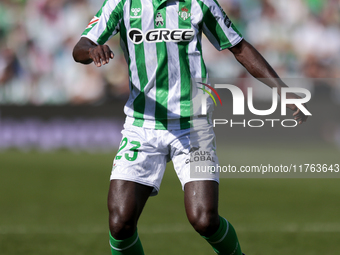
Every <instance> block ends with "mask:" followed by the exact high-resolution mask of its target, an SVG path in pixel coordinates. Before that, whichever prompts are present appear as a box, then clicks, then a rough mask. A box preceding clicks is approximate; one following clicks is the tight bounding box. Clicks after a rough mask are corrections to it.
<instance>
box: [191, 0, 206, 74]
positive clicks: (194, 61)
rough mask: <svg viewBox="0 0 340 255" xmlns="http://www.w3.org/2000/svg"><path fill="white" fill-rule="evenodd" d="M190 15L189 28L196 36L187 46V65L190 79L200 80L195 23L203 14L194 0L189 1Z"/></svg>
mask: <svg viewBox="0 0 340 255" xmlns="http://www.w3.org/2000/svg"><path fill="white" fill-rule="evenodd" d="M191 13H195V15H193V17H192V19H193V21H192V25H191V27H192V28H193V29H195V33H196V36H195V37H194V39H193V40H192V41H191V42H190V44H189V50H188V51H189V64H190V73H191V77H192V78H195V79H197V78H202V67H201V55H200V52H199V50H198V48H197V44H199V43H201V42H200V41H199V39H200V37H201V33H200V32H199V30H198V26H197V22H199V21H200V20H202V18H203V13H202V10H201V7H200V6H199V5H198V3H197V1H196V0H192V1H191Z"/></svg>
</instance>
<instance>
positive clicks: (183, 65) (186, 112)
mask: <svg viewBox="0 0 340 255" xmlns="http://www.w3.org/2000/svg"><path fill="white" fill-rule="evenodd" d="M178 11H179V14H178V28H180V29H191V17H189V18H186V19H185V18H184V19H183V16H182V12H184V14H185V13H187V14H186V16H188V15H191V0H190V1H180V2H179V8H178ZM184 17H185V16H184ZM188 48H189V42H180V43H178V53H179V64H180V72H181V99H180V109H181V118H180V126H181V129H186V128H190V116H191V74H190V62H189V56H188V51H189V49H188Z"/></svg>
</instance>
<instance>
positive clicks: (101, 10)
mask: <svg viewBox="0 0 340 255" xmlns="http://www.w3.org/2000/svg"><path fill="white" fill-rule="evenodd" d="M107 1H108V0H105V1H104V3H103V5H102V7H101V8H100V10H99V11H98V12H97V14H96V15H95V17H97V18H99V17H100V16H101V15H102V12H103V8H104V6H105V4H106V2H107ZM95 25H97V23H96V24H94V25H93V26H92V27H89V28H87V29H85V31H84V32H83V34H82V35H87V34H88V33H89V32H90V31H91V29H93V27H94V26H95Z"/></svg>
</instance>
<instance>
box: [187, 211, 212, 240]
mask: <svg viewBox="0 0 340 255" xmlns="http://www.w3.org/2000/svg"><path fill="white" fill-rule="evenodd" d="M188 219H189V222H190V224H191V225H192V226H193V227H194V229H195V230H196V231H197V232H198V233H199V234H200V235H203V236H211V235H212V234H214V233H215V232H216V231H217V229H218V226H219V216H218V214H217V213H215V212H201V213H197V214H188Z"/></svg>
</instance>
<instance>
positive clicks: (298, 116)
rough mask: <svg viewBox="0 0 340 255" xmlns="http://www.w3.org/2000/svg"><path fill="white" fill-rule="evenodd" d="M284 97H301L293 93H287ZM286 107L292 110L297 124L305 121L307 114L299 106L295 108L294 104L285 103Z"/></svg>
mask: <svg viewBox="0 0 340 255" xmlns="http://www.w3.org/2000/svg"><path fill="white" fill-rule="evenodd" d="M286 97H287V98H289V99H293V98H301V97H299V96H298V95H296V94H294V93H287V95H286ZM302 105H303V106H304V107H306V109H307V106H306V104H302ZM287 108H289V109H291V110H292V111H294V113H293V116H294V119H295V120H296V121H297V122H298V123H299V124H302V123H303V122H306V121H307V118H308V116H306V115H305V114H304V113H303V112H302V111H301V110H300V109H299V108H297V107H296V105H295V104H287Z"/></svg>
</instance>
